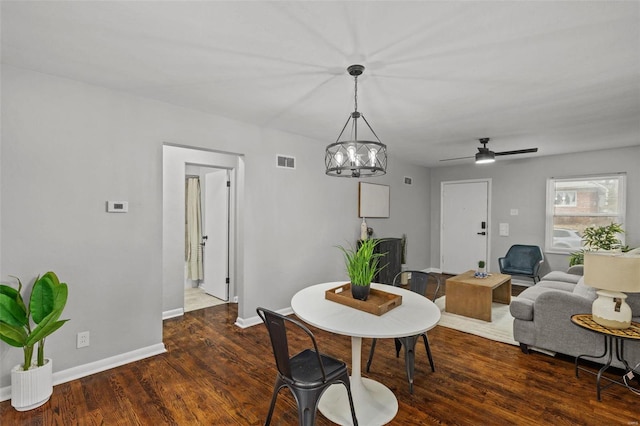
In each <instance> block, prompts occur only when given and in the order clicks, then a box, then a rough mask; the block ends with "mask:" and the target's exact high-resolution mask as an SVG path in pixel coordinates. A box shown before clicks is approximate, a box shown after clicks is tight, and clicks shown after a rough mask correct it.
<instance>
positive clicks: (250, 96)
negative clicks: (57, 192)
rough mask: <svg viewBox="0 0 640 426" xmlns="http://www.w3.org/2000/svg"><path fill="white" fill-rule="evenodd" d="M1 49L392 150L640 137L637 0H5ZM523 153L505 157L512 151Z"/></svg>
mask: <svg viewBox="0 0 640 426" xmlns="http://www.w3.org/2000/svg"><path fill="white" fill-rule="evenodd" d="M1 7H2V10H1V19H2V62H3V63H6V64H10V65H13V66H16V67H21V68H25V69H30V70H35V71H39V72H43V73H48V74H53V75H57V76H62V77H66V78H70V79H74V80H78V81H83V82H87V83H90V84H95V85H99V86H104V87H108V88H111V89H115V90H120V91H123V92H128V93H131V94H134V95H138V96H142V97H146V98H153V99H156V100H160V101H164V102H168V103H171V104H176V105H181V106H184V107H188V108H193V109H197V110H201V111H206V112H210V113H213V114H218V115H222V116H226V117H229V118H234V119H238V120H242V121H246V122H249V123H253V124H257V125H261V126H267V127H272V128H276V129H281V130H285V131H288V132H292V133H296V134H300V135H305V136H309V137H312V138H315V139H317V140H318V141H319V142H318V143H322V144H329V143H331V142H334V141H335V139H336V137H337V136H338V133H339V132H340V130H341V128H342V125H343V124H344V122H345V121H346V119H347V116H348V114H349V113H350V112H351V111H352V110H353V101H354V100H353V79H352V78H351V77H350V76H349V75H348V74H347V73H346V68H347V66H349V65H351V64H354V63H359V64H362V65H364V66H365V67H366V70H365V73H364V75H363V76H362V77H361V78H360V79H359V84H358V107H359V108H358V109H359V110H360V111H361V112H363V113H364V114H365V116H366V117H367V119H368V121H369V123H371V125H372V126H373V128H374V130H375V131H376V133H377V134H378V136H379V137H380V139H381V140H382V141H383V142H384V143H386V144H387V146H388V151H389V153H390V155H391V157H392V158H393V157H400V158H404V159H406V160H408V161H410V162H413V163H416V164H421V165H426V166H441V165H450V164H460V163H462V162H463V161H470V160H461V161H454V162H445V163H442V162H440V161H439V160H441V159H444V158H451V157H462V156H471V155H473V154H474V153H475V152H476V147H477V146H479V143H478V142H477V139H478V138H481V137H490V138H491V142H490V143H489V148H491V149H492V150H494V151H508V150H516V149H523V148H530V147H538V148H539V151H538V153H537V154H526V155H523V156H521V157H526V156H539V155H551V154H558V153H568V152H576V151H588V150H597V149H603V148H610V147H622V146H631V145H640V2H637V1H625V2H619V1H589V2H586V1H585V2H575V1H571V2H558V1H554V2H536V1H533V2H515V1H513V2H512V1H499V2H485V1H471V2H457V1H446V2H438V1H424V2H416V1H414V2H402V1H393V2H391V1H388V2H381V1H375V2H364V1H348V2H347V1H343V2H327V1H320V2H309V1H293V2H267V1H262V2H241V1H233V2H222V1H199V2H187V1H175V2H166V1H155V2H154V1H148V2H141V1H131V2H111V1H106V2H93V1H85V2H58V1H45V2H10V1H3V2H2V6H1ZM514 158H518V156H514V157H500V158H499V159H498V161H507V160H509V159H514Z"/></svg>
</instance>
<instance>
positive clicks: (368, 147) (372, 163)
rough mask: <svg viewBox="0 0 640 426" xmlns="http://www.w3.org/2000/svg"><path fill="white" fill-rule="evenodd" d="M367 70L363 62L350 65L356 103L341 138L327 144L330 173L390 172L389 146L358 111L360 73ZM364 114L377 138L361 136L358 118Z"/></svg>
mask: <svg viewBox="0 0 640 426" xmlns="http://www.w3.org/2000/svg"><path fill="white" fill-rule="evenodd" d="M363 71H364V66H362V65H351V66H350V67H349V68H347V72H348V73H349V75H351V76H353V78H354V80H355V92H354V93H355V94H354V100H355V102H354V103H355V107H354V111H353V112H352V113H351V114H349V118H347V122H346V123H345V125H344V127H343V128H342V131H341V132H340V134H339V135H338V139H336V141H335V142H334V143H332V144H330V145H328V146H327V148H326V151H325V157H324V162H325V166H326V173H327V174H328V175H329V176H335V177H352V178H360V177H373V176H382V175H384V174H385V173H387V146H386V145H385V144H383V143H382V142H381V141H380V138H378V135H376V132H374V131H373V129H372V128H371V126H370V125H369V123H368V122H367V119H366V118H364V115H363V114H362V113H360V112H358V76H359V75H361V74H362V73H363ZM360 118H362V121H364V123H365V124H366V126H367V128H368V129H369V132H370V133H371V134H372V135H373V136H374V137H375V139H376V141H371V140H362V139H359V137H360V136H361V135H360V134H358V120H359V119H360ZM349 123H351V127H350V130H349V131H348V132H347V135H345V136H344V138H343V135H344V133H345V130H346V129H347V127H348V126H349Z"/></svg>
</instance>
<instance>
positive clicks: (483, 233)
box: [478, 231, 487, 235]
mask: <svg viewBox="0 0 640 426" xmlns="http://www.w3.org/2000/svg"><path fill="white" fill-rule="evenodd" d="M478 235H487V233H486V232H484V231H482V232H478Z"/></svg>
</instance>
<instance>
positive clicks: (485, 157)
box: [476, 151, 496, 164]
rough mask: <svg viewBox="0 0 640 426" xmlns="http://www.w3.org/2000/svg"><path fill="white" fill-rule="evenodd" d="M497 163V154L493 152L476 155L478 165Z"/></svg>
mask: <svg viewBox="0 0 640 426" xmlns="http://www.w3.org/2000/svg"><path fill="white" fill-rule="evenodd" d="M495 161H496V154H495V153H494V152H492V151H483V152H479V153H477V154H476V164H489V163H493V162H495Z"/></svg>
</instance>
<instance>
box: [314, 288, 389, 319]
mask: <svg viewBox="0 0 640 426" xmlns="http://www.w3.org/2000/svg"><path fill="white" fill-rule="evenodd" d="M325 299H328V300H331V301H334V302H337V303H341V304H343V305H347V306H350V307H352V308H355V309H359V310H361V311H365V312H369V313H370V314H374V315H378V316H380V315H382V314H385V313H387V312H389V311H390V310H392V309H393V308H396V307H398V306H400V305H401V304H402V296H400V295H398V294H393V293H387V292H386V291H382V290H377V289H374V288H371V289H370V292H369V297H368V298H367V300H358V299H354V298H353V296H352V295H351V283H346V284H343V285H341V286H339V287H336V288H332V289H330V290H327V291H326V292H325Z"/></svg>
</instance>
